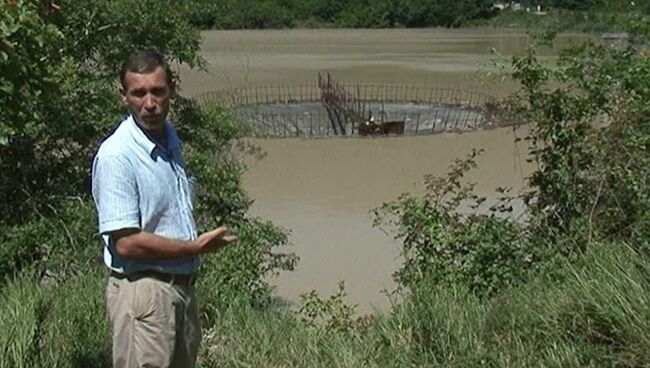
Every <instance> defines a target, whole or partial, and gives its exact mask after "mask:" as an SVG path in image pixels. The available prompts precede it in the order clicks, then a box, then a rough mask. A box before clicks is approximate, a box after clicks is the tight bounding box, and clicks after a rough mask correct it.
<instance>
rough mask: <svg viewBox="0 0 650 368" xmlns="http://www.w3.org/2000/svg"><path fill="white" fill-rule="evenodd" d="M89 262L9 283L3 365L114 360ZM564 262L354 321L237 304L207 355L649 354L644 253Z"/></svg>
mask: <svg viewBox="0 0 650 368" xmlns="http://www.w3.org/2000/svg"><path fill="white" fill-rule="evenodd" d="M93 271H97V272H89V273H88V274H87V275H85V276H80V277H77V278H74V279H71V280H69V281H67V282H66V283H65V284H60V285H39V284H37V282H36V281H35V278H33V277H24V278H22V279H21V280H20V281H16V282H11V283H9V284H7V285H5V286H4V287H3V290H2V293H1V295H2V297H1V299H0V329H1V330H2V331H4V333H3V334H0V351H2V357H3V358H2V359H1V360H0V367H88V366H93V367H101V366H106V367H108V366H110V362H109V360H110V358H109V357H110V337H109V329H108V323H107V321H106V314H105V308H104V304H103V285H104V273H103V272H101V270H100V269H97V270H93ZM560 274H561V276H562V280H558V279H554V280H550V279H538V280H535V281H533V282H532V283H530V284H528V285H526V286H524V287H521V288H518V289H514V290H511V291H510V292H509V293H507V294H502V295H499V296H498V297H496V298H493V299H491V300H480V299H477V298H476V297H474V296H472V295H471V294H469V293H467V292H466V291H465V290H463V289H462V288H455V289H454V288H438V287H436V286H435V285H428V286H426V287H423V288H422V289H421V290H416V291H414V292H413V293H412V295H411V296H410V297H408V298H407V299H406V301H405V302H403V303H402V304H400V305H396V306H394V308H393V311H392V312H391V313H389V314H381V313H380V314H377V315H375V316H373V317H372V318H368V319H365V320H364V323H359V324H357V325H356V326H357V327H356V328H355V329H353V330H347V331H345V330H327V329H324V328H317V327H308V326H306V325H305V324H303V323H301V322H300V321H299V319H297V318H296V317H295V316H294V315H292V314H290V313H288V312H287V311H285V310H265V311H260V310H256V309H254V308H251V307H249V306H248V305H246V304H243V303H239V304H234V305H232V306H231V307H230V308H228V309H226V310H224V311H223V313H222V315H221V316H220V318H219V319H218V322H217V324H216V325H215V326H213V327H212V328H209V329H206V331H205V340H204V344H203V347H204V351H203V353H202V356H201V366H203V367H211V366H220V367H241V366H255V367H280V366H282V367H360V366H367V367H405V366H445V367H449V366H456V367H469V366H479V365H481V366H494V367H504V366H508V367H527V366H557V367H560V366H561V367H585V366H612V365H617V366H648V365H650V312H648V311H649V310H650V308H648V306H649V305H650V293H649V292H648V291H649V290H648V289H649V288H650V266H648V262H647V257H646V256H642V255H639V254H637V253H635V252H633V251H632V250H630V249H629V248H628V247H627V246H625V245H623V244H606V245H596V246H594V248H593V250H592V253H591V255H590V256H589V258H588V259H587V260H586V261H585V262H584V264H583V265H581V266H579V267H578V266H573V267H569V266H567V267H565V268H564V269H563V270H562V272H561V273H560ZM203 302H204V303H205V302H206V301H203Z"/></svg>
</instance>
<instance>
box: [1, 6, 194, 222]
mask: <svg viewBox="0 0 650 368" xmlns="http://www.w3.org/2000/svg"><path fill="white" fill-rule="evenodd" d="M60 7H61V9H62V10H60V11H59V10H55V9H51V8H48V7H47V6H45V5H42V4H41V3H39V2H34V1H17V2H16V4H14V5H4V6H3V7H2V8H1V9H0V16H1V17H2V18H1V19H0V24H2V33H1V38H0V44H1V45H2V55H4V56H2V55H0V75H1V76H2V77H1V78H0V86H1V88H0V90H1V91H2V93H1V94H0V106H2V108H1V109H0V142H2V144H1V145H0V170H2V172H4V173H11V175H3V176H2V179H0V193H1V194H0V195H1V198H0V203H1V204H0V222H2V223H7V224H19V223H23V222H24V221H26V220H29V217H30V216H31V214H32V213H33V212H32V211H33V210H34V205H35V204H36V205H37V206H46V205H47V204H48V203H50V204H51V203H52V202H53V201H55V200H56V198H58V197H61V196H63V197H65V196H76V195H79V193H82V192H86V185H87V183H86V178H87V177H88V174H87V173H88V163H89V162H90V160H91V158H92V154H93V153H94V149H95V147H96V145H97V142H98V140H99V138H100V137H101V135H102V134H105V132H106V131H108V130H109V128H110V127H111V126H112V125H113V124H115V121H116V120H117V119H118V117H119V116H120V114H122V108H121V107H120V106H119V104H118V100H117V98H116V95H115V73H116V71H117V70H119V65H121V63H122V62H123V60H124V59H125V57H126V56H127V55H128V54H129V53H130V52H131V51H132V50H134V49H137V48H145V49H146V48H151V47H154V48H156V49H158V50H159V51H161V52H163V53H165V54H167V55H168V56H169V57H170V58H171V60H172V61H178V62H186V63H189V64H190V65H196V64H200V62H201V61H200V58H199V56H198V53H197V52H198V48H199V36H198V33H197V32H196V31H194V30H192V29H191V28H190V27H189V25H188V24H187V22H186V21H185V20H184V18H183V14H185V12H184V7H183V6H182V5H173V3H160V2H157V1H131V0H123V1H87V2H70V3H67V2H64V3H62V4H61V6H60ZM126 9H128V11H126ZM26 202H30V205H29V206H25V205H24V203H26ZM37 210H39V211H43V207H41V208H37Z"/></svg>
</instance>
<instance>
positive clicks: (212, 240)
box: [195, 226, 237, 253]
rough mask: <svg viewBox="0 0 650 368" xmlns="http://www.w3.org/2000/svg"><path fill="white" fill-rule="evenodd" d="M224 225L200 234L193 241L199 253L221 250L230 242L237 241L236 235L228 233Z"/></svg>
mask: <svg viewBox="0 0 650 368" xmlns="http://www.w3.org/2000/svg"><path fill="white" fill-rule="evenodd" d="M229 230H230V229H228V228H227V227H225V226H220V227H218V228H216V229H214V230H212V231H209V232H207V233H203V234H201V235H200V236H199V237H198V238H197V239H196V241H195V243H196V244H197V246H198V248H199V253H212V252H217V251H219V250H221V248H224V247H225V246H227V245H228V244H230V243H234V242H235V241H237V237H236V236H234V235H226V234H228V231H229Z"/></svg>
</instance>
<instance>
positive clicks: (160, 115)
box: [120, 67, 173, 131]
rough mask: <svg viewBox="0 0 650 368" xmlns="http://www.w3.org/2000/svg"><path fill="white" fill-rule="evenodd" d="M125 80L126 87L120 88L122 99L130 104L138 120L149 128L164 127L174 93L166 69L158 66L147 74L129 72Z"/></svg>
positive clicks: (159, 128)
mask: <svg viewBox="0 0 650 368" xmlns="http://www.w3.org/2000/svg"><path fill="white" fill-rule="evenodd" d="M124 82H125V83H124V84H125V85H126V87H122V88H121V89H120V95H121V96H122V101H124V102H125V103H126V104H128V105H129V107H130V108H131V112H132V113H133V114H134V115H135V118H136V119H137V120H138V122H140V123H141V124H142V126H143V128H145V129H147V130H154V131H160V130H161V129H163V127H164V123H165V119H166V118H167V112H168V111H169V100H170V99H171V97H172V93H173V86H170V85H168V84H167V74H166V73H165V69H163V67H158V68H156V69H155V70H154V71H152V72H151V73H146V74H138V73H134V72H127V73H126V75H125V78H124Z"/></svg>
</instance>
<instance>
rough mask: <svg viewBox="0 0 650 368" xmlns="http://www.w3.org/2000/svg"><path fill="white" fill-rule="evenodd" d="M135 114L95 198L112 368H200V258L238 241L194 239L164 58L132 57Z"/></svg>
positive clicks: (124, 92)
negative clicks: (196, 293)
mask: <svg viewBox="0 0 650 368" xmlns="http://www.w3.org/2000/svg"><path fill="white" fill-rule="evenodd" d="M120 80H121V88H120V96H121V98H122V101H123V102H124V103H125V104H126V105H128V107H129V112H130V115H129V116H128V117H127V118H125V119H124V120H123V121H122V122H121V123H120V125H119V126H118V127H117V128H116V129H115V130H114V132H113V133H112V134H111V135H110V136H109V137H108V138H107V139H105V140H104V142H103V143H102V144H101V146H100V148H99V150H98V152H97V155H96V156H95V159H94V161H93V171H92V193H93V198H94V199H95V205H96V206H97V212H98V215H99V232H100V233H101V235H102V237H103V239H104V241H105V247H104V262H105V263H106V265H107V266H108V267H109V268H110V269H111V275H110V277H109V281H108V286H107V289H106V299H107V307H108V314H109V317H110V321H111V324H112V328H113V365H114V367H183V368H186V367H193V366H194V362H195V360H196V355H197V352H198V347H199V344H200V341H201V327H200V321H199V317H198V312H197V307H196V300H195V297H194V289H193V283H194V274H195V272H196V268H197V266H198V264H199V259H198V257H199V255H201V254H203V253H210V252H216V251H218V250H219V249H221V248H223V247H224V246H226V245H228V244H230V243H232V242H234V241H235V240H236V237H234V236H229V235H227V232H228V229H227V228H225V227H220V228H218V229H215V230H213V231H211V232H208V233H205V234H202V235H201V236H198V237H197V233H196V225H195V223H194V218H193V216H192V212H191V211H192V203H191V198H192V194H191V193H190V192H191V191H192V190H193V185H192V183H191V181H190V180H188V178H187V175H186V173H185V168H184V166H185V165H184V161H183V158H182V156H181V150H180V148H181V147H180V141H179V139H178V136H177V135H176V131H175V130H174V128H173V127H172V125H171V124H170V123H169V122H168V121H167V120H166V119H167V113H168V111H169V102H170V99H171V98H172V96H173V94H174V87H175V82H174V80H173V79H172V74H171V71H170V68H169V65H168V64H167V63H166V62H165V60H164V58H163V57H162V56H161V55H159V54H157V53H153V52H134V53H133V54H131V56H129V58H128V60H127V61H126V62H125V63H124V65H123V66H122V70H121V73H120Z"/></svg>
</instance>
